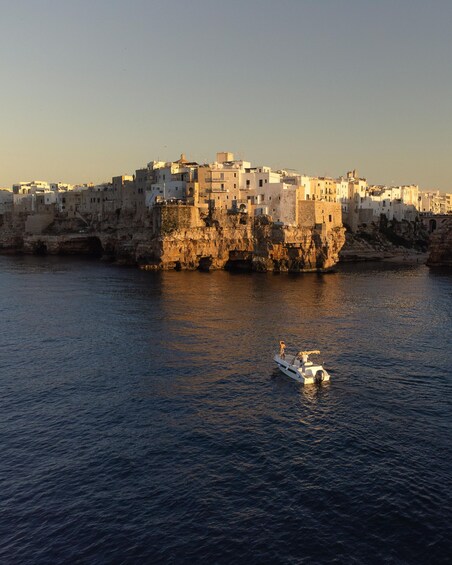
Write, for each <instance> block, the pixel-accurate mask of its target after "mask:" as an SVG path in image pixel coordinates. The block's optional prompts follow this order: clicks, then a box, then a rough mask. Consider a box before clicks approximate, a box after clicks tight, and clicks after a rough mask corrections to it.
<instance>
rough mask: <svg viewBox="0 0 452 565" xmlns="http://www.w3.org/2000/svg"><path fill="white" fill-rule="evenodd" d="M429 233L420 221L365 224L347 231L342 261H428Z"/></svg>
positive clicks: (386, 221) (341, 253)
mask: <svg viewBox="0 0 452 565" xmlns="http://www.w3.org/2000/svg"><path fill="white" fill-rule="evenodd" d="M427 246H428V234H427V232H426V230H425V228H424V226H423V224H422V222H420V221H419V220H417V221H406V220H404V221H402V222H398V221H396V220H394V221H388V220H387V219H386V218H384V217H383V218H382V219H381V221H380V222H376V223H371V224H363V225H361V226H359V227H358V229H357V230H355V231H354V232H351V231H350V230H347V232H346V239H345V245H344V246H343V248H342V249H341V252H340V260H341V262H357V261H382V260H401V261H406V260H414V261H415V262H425V258H426V255H425V252H426V250H427Z"/></svg>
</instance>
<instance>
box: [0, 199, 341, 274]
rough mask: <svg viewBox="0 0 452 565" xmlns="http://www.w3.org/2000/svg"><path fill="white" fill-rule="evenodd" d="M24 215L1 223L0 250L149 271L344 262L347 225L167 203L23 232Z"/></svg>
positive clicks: (298, 267) (296, 268) (318, 266)
mask: <svg viewBox="0 0 452 565" xmlns="http://www.w3.org/2000/svg"><path fill="white" fill-rule="evenodd" d="M25 221H26V218H20V220H19V219H18V218H17V217H12V216H11V217H9V218H6V221H4V222H3V225H1V226H0V251H3V252H22V253H30V254H52V255H90V256H95V257H99V258H100V257H102V258H104V259H106V260H111V261H116V262H119V263H122V264H130V265H138V266H139V267H140V268H142V269H147V270H167V269H188V270H193V269H202V270H209V269H246V270H255V271H290V272H306V271H324V270H328V269H330V268H331V267H333V266H334V265H335V264H336V263H337V262H338V260H339V251H340V249H341V247H342V246H343V244H344V241H345V230H344V228H342V227H333V228H330V229H326V227H325V224H317V225H316V226H313V227H312V228H308V227H287V226H286V227H285V226H283V225H281V224H278V223H273V222H272V221H271V219H270V218H269V217H266V216H263V217H256V218H254V217H250V216H248V215H247V214H225V213H223V214H218V213H217V214H210V215H206V216H204V217H201V216H200V215H199V213H198V212H197V209H194V207H191V206H172V207H171V206H168V207H163V208H161V209H160V210H158V211H157V212H154V213H151V214H147V215H145V216H144V217H140V218H133V217H128V216H127V215H124V214H123V215H119V216H118V215H112V216H111V217H106V218H104V219H103V220H102V221H98V222H95V221H92V222H91V223H90V224H89V225H87V224H86V222H85V223H83V222H81V221H79V220H77V219H74V218H72V219H68V218H66V217H58V216H57V217H56V218H55V221H54V222H53V223H51V224H50V225H49V226H48V227H47V228H46V229H45V230H44V231H43V233H41V234H35V235H32V234H27V233H25V232H24V229H25V228H24V226H25Z"/></svg>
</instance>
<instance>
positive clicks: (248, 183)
mask: <svg viewBox="0 0 452 565" xmlns="http://www.w3.org/2000/svg"><path fill="white" fill-rule="evenodd" d="M246 186H247V187H249V186H250V180H249V179H247V181H246Z"/></svg>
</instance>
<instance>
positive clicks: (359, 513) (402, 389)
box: [0, 257, 452, 563]
mask: <svg viewBox="0 0 452 565" xmlns="http://www.w3.org/2000/svg"><path fill="white" fill-rule="evenodd" d="M451 282H452V279H451V277H450V275H447V274H444V273H441V274H437V273H433V272H430V271H428V270H427V269H426V268H425V267H423V266H408V265H406V266H395V265H385V264H380V265H370V264H364V265H358V266H356V265H354V266H352V265H346V266H344V267H341V268H339V269H338V271H337V272H336V273H335V274H328V275H283V274H281V275H273V274H265V275H264V274H254V275H250V274H241V275H236V274H231V273H225V272H218V273H208V274H206V273H197V272H194V273H186V272H177V273H176V272H167V273H148V272H141V271H136V270H133V269H119V268H116V267H114V266H111V265H105V264H101V263H96V262H87V261H74V260H66V259H61V258H32V257H25V258H22V257H12V258H11V257H8V258H7V257H0V284H1V288H2V290H3V292H2V294H1V295H0V316H1V320H2V325H1V330H0V331H1V340H0V362H1V364H2V371H1V379H2V381H1V384H2V391H3V393H2V395H1V397H0V414H1V416H0V433H1V436H2V439H3V456H2V463H0V480H1V485H0V486H1V488H2V496H3V501H2V502H0V512H1V513H2V518H3V519H2V525H1V526H0V532H1V534H2V535H1V536H0V558H1V559H2V561H3V562H5V563H12V562H42V563H48V562H55V561H56V562H72V561H74V560H76V561H77V560H78V561H80V562H105V561H107V562H108V561H113V562H114V561H124V562H130V563H133V562H153V563H156V562H164V563H167V562H177V563H185V562H187V563H188V562H190V563H192V562H218V563H223V562H224V563H231V562H236V561H237V560H238V559H240V560H241V561H246V562H247V563H264V562H265V563H267V562H280V563H288V562H294V563H295V562H296V563H298V562H303V561H306V562H315V563H317V562H330V561H334V560H336V561H338V562H349V561H350V562H359V563H364V562H373V561H375V562H386V561H388V562H389V561H394V562H404V563H405V562H434V563H440V562H445V561H446V560H447V556H448V555H450V553H451V551H450V549H451V547H450V541H449V537H448V533H449V532H448V527H449V526H448V524H449V523H450V518H451V516H450V507H451V506H450V502H451V500H450V499H451V496H450V493H449V490H450V489H449V487H448V485H449V484H450V481H451V478H452V477H451V467H450V461H451V442H450V437H451V424H450V422H451V418H450V416H451V405H450V400H449V398H450V392H451V378H452V377H451V371H450V366H451V353H450V343H449V342H450V328H451V301H452V292H451V288H452V286H451ZM280 339H284V340H285V341H286V343H287V344H288V346H289V349H293V350H296V349H302V348H306V349H317V348H318V349H320V350H321V351H322V356H323V361H324V363H325V366H326V368H327V369H328V371H329V372H331V374H332V381H331V382H330V383H323V384H322V386H320V387H317V386H306V387H302V386H300V385H299V384H297V383H295V382H294V381H292V380H290V379H288V378H287V377H285V376H284V375H282V374H281V373H279V372H278V371H277V370H276V368H275V366H274V363H273V361H272V357H273V354H274V351H275V348H276V346H277V343H278V341H279V340H280ZM43 516H44V517H45V521H44V522H43ZM43 523H45V527H44V526H43ZM425 540H429V541H428V544H426V541H425ZM74 556H76V557H74ZM369 556H372V557H369Z"/></svg>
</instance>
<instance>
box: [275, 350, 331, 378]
mask: <svg viewBox="0 0 452 565" xmlns="http://www.w3.org/2000/svg"><path fill="white" fill-rule="evenodd" d="M289 357H290V356H289ZM273 360H274V361H275V363H276V365H277V366H278V369H279V370H280V371H281V373H283V374H284V375H286V376H287V377H290V378H291V379H293V380H294V381H297V382H298V383H301V384H303V385H313V384H320V383H322V382H328V381H329V380H330V375H329V373H328V372H327V371H326V370H325V369H324V368H323V367H322V365H314V364H313V363H310V364H309V365H307V366H305V365H300V366H295V365H292V364H291V363H290V362H289V361H286V359H283V358H282V357H280V356H279V355H275V356H274V358H273Z"/></svg>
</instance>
